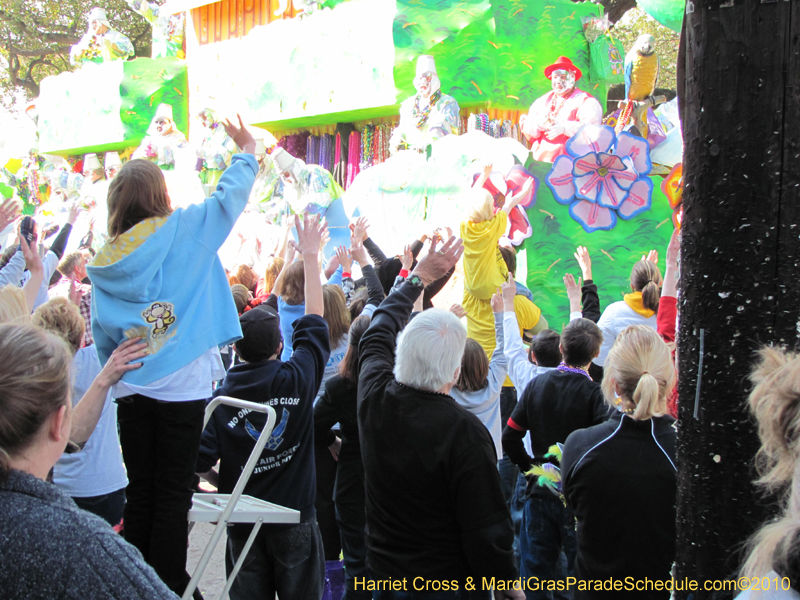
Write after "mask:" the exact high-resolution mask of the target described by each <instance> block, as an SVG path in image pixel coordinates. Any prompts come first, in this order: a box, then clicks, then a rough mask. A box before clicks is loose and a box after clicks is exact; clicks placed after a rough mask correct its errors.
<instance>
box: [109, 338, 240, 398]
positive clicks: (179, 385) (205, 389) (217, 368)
mask: <svg viewBox="0 0 800 600" xmlns="http://www.w3.org/2000/svg"><path fill="white" fill-rule="evenodd" d="M224 377H225V367H224V366H223V365H222V357H221V356H220V355H219V348H217V347H216V346H214V347H213V348H211V349H210V350H209V351H208V352H206V353H205V354H203V355H202V356H200V357H199V358H196V359H195V360H193V361H192V362H190V363H189V364H188V365H186V366H185V367H183V368H182V369H178V370H177V371H175V372H174V373H172V374H171V375H167V376H166V377H162V378H161V379H159V380H158V381H154V382H153V383H149V384H147V385H134V384H132V383H125V382H124V381H120V382H119V383H117V384H116V385H115V386H114V387H113V389H112V390H111V393H112V394H113V395H114V398H124V397H125V396H133V395H134V394H141V395H142V396H147V397H148V398H153V399H154V400H162V401H164V402H188V401H190V400H205V399H207V398H211V394H212V392H213V390H212V385H213V383H214V382H215V381H219V380H220V379H223V378H224Z"/></svg>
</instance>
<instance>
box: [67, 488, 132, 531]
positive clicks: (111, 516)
mask: <svg viewBox="0 0 800 600" xmlns="http://www.w3.org/2000/svg"><path fill="white" fill-rule="evenodd" d="M72 500H73V501H74V502H75V504H77V505H78V508H81V509H83V510H85V511H88V512H90V513H93V514H95V515H97V516H98V517H100V518H102V519H105V520H106V521H107V522H108V524H109V525H111V526H112V527H114V526H115V525H119V523H120V521H122V511H123V509H124V507H125V488H120V489H118V490H117V491H116V492H109V493H108V494H103V495H101V496H91V497H88V498H76V497H74V496H73V497H72Z"/></svg>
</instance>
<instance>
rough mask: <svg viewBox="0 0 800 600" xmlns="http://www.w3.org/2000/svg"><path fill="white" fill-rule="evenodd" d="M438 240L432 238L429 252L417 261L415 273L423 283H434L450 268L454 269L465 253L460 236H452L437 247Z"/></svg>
mask: <svg viewBox="0 0 800 600" xmlns="http://www.w3.org/2000/svg"><path fill="white" fill-rule="evenodd" d="M436 246H437V241H436V240H431V245H430V247H429V249H428V253H427V254H426V255H425V256H424V257H423V258H422V260H420V261H419V262H418V263H417V267H416V268H415V269H414V273H413V274H414V275H417V276H418V277H419V278H420V279H421V280H422V283H423V285H428V284H430V283H433V282H434V281H436V280H437V279H439V278H440V277H442V276H443V275H444V274H445V273H447V272H448V271H449V270H450V269H452V268H453V267H454V266H455V264H456V263H457V262H458V259H459V258H461V255H462V254H463V253H464V243H463V242H462V241H461V239H460V238H455V237H451V238H450V239H449V240H447V241H446V242H445V243H444V245H443V246H442V247H441V248H440V249H437V248H436Z"/></svg>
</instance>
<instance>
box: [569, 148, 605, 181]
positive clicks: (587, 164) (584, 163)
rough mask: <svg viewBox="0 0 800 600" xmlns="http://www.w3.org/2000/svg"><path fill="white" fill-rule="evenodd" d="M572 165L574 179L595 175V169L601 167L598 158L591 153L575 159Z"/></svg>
mask: <svg viewBox="0 0 800 600" xmlns="http://www.w3.org/2000/svg"><path fill="white" fill-rule="evenodd" d="M574 165H575V166H574V167H573V168H572V174H573V175H574V176H575V177H581V176H583V175H586V174H587V173H596V172H597V169H599V168H600V166H601V164H600V160H599V156H598V155H597V154H593V153H591V152H590V153H589V154H587V155H585V156H581V157H580V158H576V159H575V163H574Z"/></svg>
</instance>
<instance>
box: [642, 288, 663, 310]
mask: <svg viewBox="0 0 800 600" xmlns="http://www.w3.org/2000/svg"><path fill="white" fill-rule="evenodd" d="M659 300H661V288H660V287H658V285H656V283H655V282H654V281H650V282H649V283H648V284H647V285H645V286H644V287H643V288H642V305H643V306H644V307H645V308H646V309H647V310H652V311H653V312H658V302H659Z"/></svg>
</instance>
